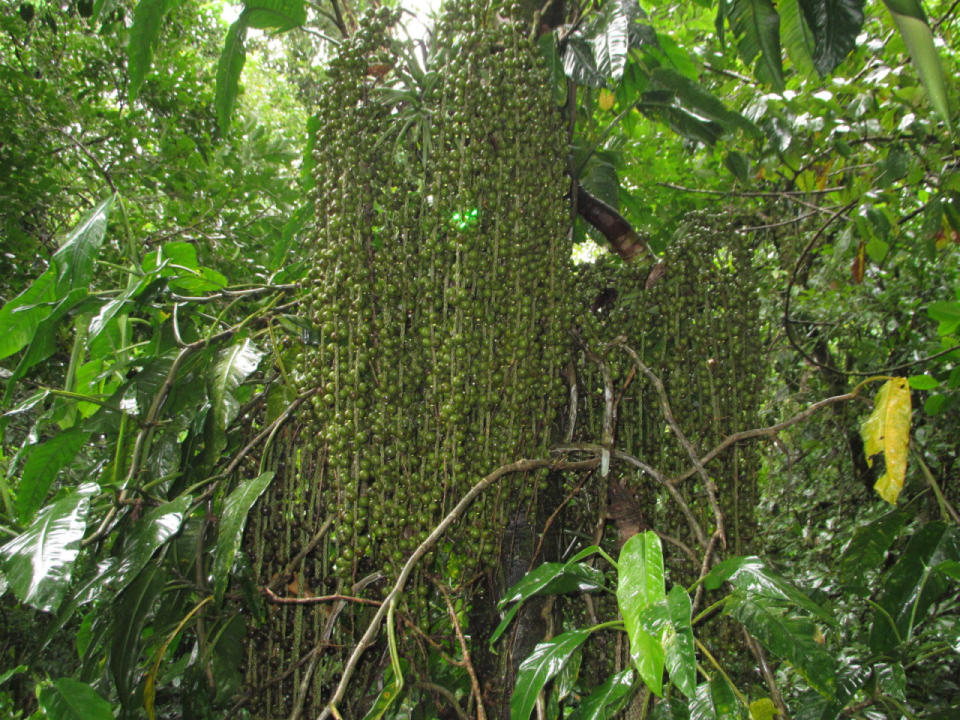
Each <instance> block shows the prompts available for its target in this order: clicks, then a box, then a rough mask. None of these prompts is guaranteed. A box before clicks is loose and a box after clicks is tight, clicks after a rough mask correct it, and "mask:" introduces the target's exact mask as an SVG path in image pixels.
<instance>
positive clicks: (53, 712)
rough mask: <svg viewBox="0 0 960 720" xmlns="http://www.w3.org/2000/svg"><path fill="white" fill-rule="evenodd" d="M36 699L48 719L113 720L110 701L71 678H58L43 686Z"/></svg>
mask: <svg viewBox="0 0 960 720" xmlns="http://www.w3.org/2000/svg"><path fill="white" fill-rule="evenodd" d="M37 699H38V700H39V701H40V707H42V708H43V710H44V712H45V713H46V717H48V718H49V719H50V720H113V710H112V709H111V707H110V703H108V702H107V701H106V700H104V699H103V697H102V696H101V695H100V694H99V693H98V692H97V691H96V690H94V689H93V688H92V687H90V686H89V685H87V684H86V683H82V682H80V681H79V680H74V679H73V678H60V679H59V680H54V681H53V684H52V685H45V686H43V687H42V688H41V690H40V692H39V694H38V695H37Z"/></svg>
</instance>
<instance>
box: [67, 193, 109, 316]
mask: <svg viewBox="0 0 960 720" xmlns="http://www.w3.org/2000/svg"><path fill="white" fill-rule="evenodd" d="M115 198H116V196H115V195H111V196H110V197H108V198H107V199H106V200H104V201H103V202H101V203H100V204H99V205H97V206H96V207H95V208H93V209H92V210H90V211H89V212H88V213H87V214H86V215H84V217H83V219H82V220H81V221H80V223H79V224H78V225H77V226H76V227H75V228H74V229H73V230H71V231H70V234H69V235H67V238H66V240H65V241H64V242H63V244H62V245H61V246H60V249H59V250H57V252H55V253H54V254H53V260H52V264H53V267H54V268H55V269H56V272H57V297H58V298H60V297H63V296H64V295H66V294H67V292H68V291H70V290H73V289H75V288H86V287H87V286H88V285H89V283H90V281H91V280H92V279H93V264H94V261H95V260H96V257H97V253H98V252H99V250H100V245H101V244H102V243H103V237H104V235H106V232H107V220H108V219H109V217H110V210H111V209H112V208H113V202H114V200H115Z"/></svg>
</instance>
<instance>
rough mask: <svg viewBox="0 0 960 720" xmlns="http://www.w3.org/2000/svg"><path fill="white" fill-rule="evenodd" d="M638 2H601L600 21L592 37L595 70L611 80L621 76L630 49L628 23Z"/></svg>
mask: <svg viewBox="0 0 960 720" xmlns="http://www.w3.org/2000/svg"><path fill="white" fill-rule="evenodd" d="M637 7H638V4H637V3H636V2H634V1H633V0H610V1H609V2H606V3H604V4H603V7H602V9H601V13H602V16H601V22H600V25H599V28H598V32H597V34H596V35H595V36H594V37H593V48H594V55H595V57H596V60H597V70H598V71H599V72H600V74H601V75H606V76H607V77H609V78H612V79H613V80H619V79H620V78H621V77H622V76H623V69H624V68H625V67H626V65H627V53H628V52H629V51H630V24H631V22H632V17H631V15H632V13H634V12H635V10H634V9H635V8H637Z"/></svg>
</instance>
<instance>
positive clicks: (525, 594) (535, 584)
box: [490, 553, 603, 645]
mask: <svg viewBox="0 0 960 720" xmlns="http://www.w3.org/2000/svg"><path fill="white" fill-rule="evenodd" d="M578 559H580V553H578V554H577V556H576V557H574V558H571V560H570V561H568V562H566V563H543V564H542V565H540V566H538V567H536V568H534V569H533V570H531V571H530V572H528V573H527V574H526V575H524V576H523V578H521V579H520V581H519V582H517V583H516V584H515V585H513V586H512V587H511V588H510V589H509V590H507V593H506V595H504V597H503V599H502V600H500V602H499V603H497V607H498V608H500V609H503V608H504V607H506V606H507V605H509V604H510V603H514V605H513V607H511V608H510V609H509V610H508V611H507V613H506V615H504V618H503V620H501V621H500V624H499V625H498V626H497V628H496V630H494V631H493V634H492V635H491V636H490V644H491V645H493V643H495V642H496V641H497V640H498V639H499V638H500V636H501V635H502V634H503V632H504V630H506V629H507V626H508V625H509V624H510V621H511V620H513V618H514V616H515V615H516V614H517V612H518V611H519V610H520V607H521V605H522V604H523V602H524V601H525V600H527V599H529V598H532V597H535V596H537V595H563V594H566V593H572V592H594V591H596V590H600V589H602V588H603V573H602V572H600V571H599V570H597V569H596V568H592V567H590V566H589V565H584V564H582V563H579V562H577V560H578Z"/></svg>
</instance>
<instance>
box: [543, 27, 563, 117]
mask: <svg viewBox="0 0 960 720" xmlns="http://www.w3.org/2000/svg"><path fill="white" fill-rule="evenodd" d="M537 46H538V47H539V48H540V56H541V57H542V58H543V60H544V62H545V63H546V64H547V72H548V73H549V74H550V80H551V82H550V88H551V90H552V93H553V101H554V102H555V103H556V104H557V105H562V104H563V103H564V101H565V100H566V97H567V78H566V75H564V72H563V60H561V58H560V53H559V52H557V38H556V36H555V35H554V34H553V33H544V34H543V35H541V36H540V38H539V39H538V40H537Z"/></svg>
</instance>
